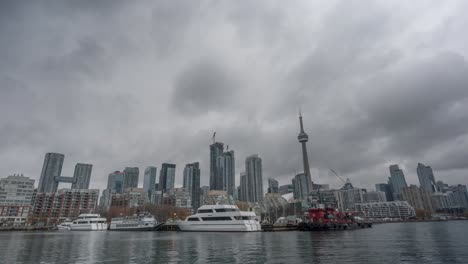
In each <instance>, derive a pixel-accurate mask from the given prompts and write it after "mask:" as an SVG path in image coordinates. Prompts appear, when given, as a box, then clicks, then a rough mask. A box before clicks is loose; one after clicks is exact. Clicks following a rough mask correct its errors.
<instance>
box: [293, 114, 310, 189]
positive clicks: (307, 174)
mask: <svg viewBox="0 0 468 264" xmlns="http://www.w3.org/2000/svg"><path fill="white" fill-rule="evenodd" d="M299 125H300V132H299V135H298V136H297V140H298V141H299V142H300V143H301V146H302V163H303V165H304V176H303V178H304V180H305V181H300V182H299V183H298V182H296V184H300V186H299V188H300V189H301V190H302V191H301V193H305V194H306V195H307V194H308V193H310V192H311V191H312V186H313V182H312V177H311V175H310V167H309V157H308V156H307V146H306V143H307V141H309V136H308V135H307V133H306V132H305V131H304V125H303V123H302V114H299ZM303 185H305V186H303Z"/></svg>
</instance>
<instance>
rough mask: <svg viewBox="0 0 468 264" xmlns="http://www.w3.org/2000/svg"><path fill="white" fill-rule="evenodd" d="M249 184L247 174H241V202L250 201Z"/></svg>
mask: <svg viewBox="0 0 468 264" xmlns="http://www.w3.org/2000/svg"><path fill="white" fill-rule="evenodd" d="M248 186H249V185H248V183H247V174H246V173H245V172H241V173H240V186H239V187H240V195H239V200H241V201H248V200H249V198H248V197H249V195H248Z"/></svg>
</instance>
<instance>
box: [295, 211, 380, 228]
mask: <svg viewBox="0 0 468 264" xmlns="http://www.w3.org/2000/svg"><path fill="white" fill-rule="evenodd" d="M366 227H369V228H370V227H372V223H369V222H363V221H360V220H358V217H357V213H355V212H341V211H339V210H338V209H335V208H332V207H323V208H309V210H308V215H307V217H306V220H305V221H304V222H303V223H300V224H299V226H298V229H299V230H301V231H318V230H347V229H357V228H366Z"/></svg>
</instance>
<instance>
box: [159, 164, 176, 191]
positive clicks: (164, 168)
mask: <svg viewBox="0 0 468 264" xmlns="http://www.w3.org/2000/svg"><path fill="white" fill-rule="evenodd" d="M175 170H176V165H175V164H169V163H163V164H162V165H161V171H160V172H159V188H160V190H161V191H163V192H166V191H168V190H171V189H174V184H175Z"/></svg>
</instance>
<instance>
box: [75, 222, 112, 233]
mask: <svg viewBox="0 0 468 264" xmlns="http://www.w3.org/2000/svg"><path fill="white" fill-rule="evenodd" d="M70 228H71V230H72V231H104V230H107V223H93V224H72V225H71V226H70Z"/></svg>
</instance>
